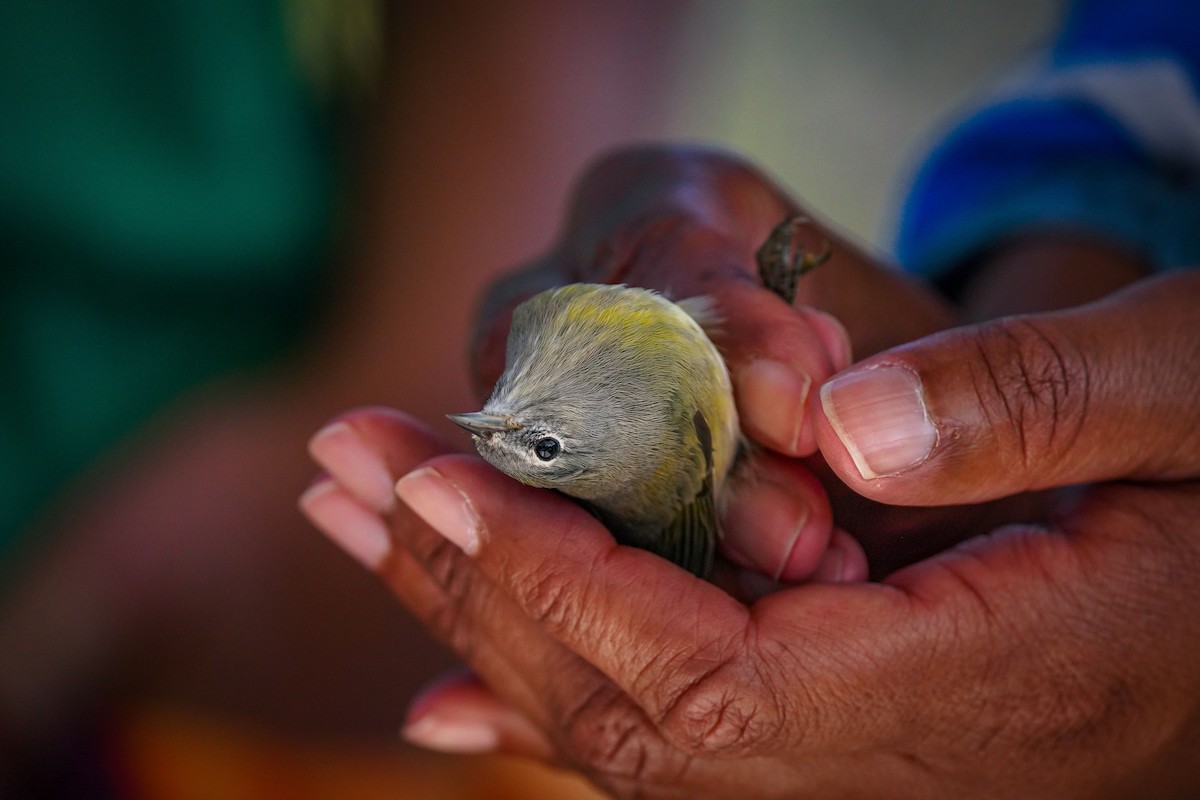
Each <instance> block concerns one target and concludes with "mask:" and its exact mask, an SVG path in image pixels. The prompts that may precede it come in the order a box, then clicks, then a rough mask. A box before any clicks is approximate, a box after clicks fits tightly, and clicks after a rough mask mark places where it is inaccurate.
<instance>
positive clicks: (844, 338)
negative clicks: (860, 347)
mask: <svg viewBox="0 0 1200 800" xmlns="http://www.w3.org/2000/svg"><path fill="white" fill-rule="evenodd" d="M800 313H801V314H802V315H803V316H804V318H805V319H806V320H807V321H808V324H809V326H810V327H811V328H812V329H813V332H814V333H815V334H816V335H817V338H818V339H819V340H820V341H821V344H822V346H824V348H825V351H826V353H827V354H828V355H829V363H830V364H831V365H832V367H833V371H834V372H835V373H836V372H841V371H842V370H844V369H846V368H847V367H849V366H850V365H851V364H852V363H854V350H853V346H852V345H851V342H850V332H849V331H848V330H846V326H845V325H843V324H842V321H841V320H839V319H838V318H837V317H835V316H833V315H832V314H829V313H826V312H824V311H820V310H818V309H815V308H812V307H810V306H805V307H802V308H801V309H800Z"/></svg>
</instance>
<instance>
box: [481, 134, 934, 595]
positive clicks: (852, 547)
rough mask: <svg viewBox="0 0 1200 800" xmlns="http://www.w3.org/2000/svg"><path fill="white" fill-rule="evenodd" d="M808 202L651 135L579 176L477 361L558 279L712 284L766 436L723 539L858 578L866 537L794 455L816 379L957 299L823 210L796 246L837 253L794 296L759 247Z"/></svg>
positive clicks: (690, 292) (770, 558)
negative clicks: (762, 269) (785, 293)
mask: <svg viewBox="0 0 1200 800" xmlns="http://www.w3.org/2000/svg"><path fill="white" fill-rule="evenodd" d="M799 213H800V209H799V208H798V206H797V205H796V204H795V202H793V201H792V200H791V199H789V198H788V197H787V196H786V195H785V194H784V193H783V192H782V191H781V190H780V189H779V188H778V187H777V186H776V185H775V184H774V183H772V182H771V181H770V180H769V179H768V178H766V177H765V176H763V175H762V174H761V173H759V172H757V171H756V170H754V169H753V168H752V167H750V166H749V165H747V164H746V163H744V162H743V161H741V160H739V159H737V158H735V157H733V156H732V155H729V154H726V153H722V152H718V151H714V150H708V149H700V148H680V147H653V148H643V149H633V150H624V151H619V152H617V153H614V154H612V155H610V156H608V157H607V158H604V159H601V160H600V161H599V162H597V164H596V165H595V166H593V167H592V169H590V170H589V171H588V172H587V173H586V174H585V175H584V176H583V178H582V180H581V181H580V183H579V186H578V188H577V190H576V192H575V198H574V202H573V206H572V208H571V210H570V212H569V214H568V216H567V220H566V224H565V226H564V231H563V234H562V236H561V237H560V239H559V241H558V242H557V243H556V244H555V245H554V247H553V248H552V249H551V251H550V253H549V254H548V255H547V256H546V257H545V258H543V259H542V260H540V261H539V262H538V263H537V264H535V265H534V266H531V267H528V268H526V269H524V270H522V271H520V272H518V273H516V274H514V275H513V276H511V277H510V278H508V279H506V280H503V281H501V282H500V283H498V284H497V285H496V286H494V287H493V288H492V290H491V292H490V293H489V296H488V298H487V300H486V301H485V303H484V308H483V310H482V312H481V322H480V328H479V332H478V335H477V337H476V347H475V352H474V357H473V360H472V364H473V371H474V374H475V382H476V385H477V388H478V390H479V391H480V394H481V396H486V393H487V392H488V391H489V390H490V388H491V386H492V385H493V384H494V382H495V380H496V378H497V377H498V376H499V373H500V372H501V370H502V368H503V354H504V345H505V340H506V338H507V334H508V326H509V323H510V319H511V312H512V309H513V308H514V307H515V306H516V305H517V304H518V303H519V302H521V301H523V300H525V299H527V298H528V297H529V296H530V295H532V294H533V293H535V292H537V291H539V290H542V289H545V288H547V287H548V286H552V285H557V284H562V283H568V282H594V283H627V284H631V285H636V286H643V287H647V288H652V289H657V290H660V291H662V292H664V293H665V294H667V295H668V296H669V297H671V298H673V299H676V300H681V299H685V298H689V297H693V296H698V295H704V296H707V297H709V298H711V300H712V302H713V305H714V306H715V311H716V314H717V317H718V318H719V324H718V326H716V328H715V329H713V330H711V331H710V332H711V333H712V335H713V338H714V340H715V341H716V344H717V345H718V347H719V348H720V349H721V352H722V354H723V355H724V357H725V360H726V362H727V364H728V365H729V369H730V373H731V376H732V378H733V383H734V389H735V393H736V397H737V403H738V409H739V413H740V415H741V422H742V427H743V429H744V431H745V432H746V434H747V435H748V436H749V437H750V438H751V439H753V440H754V441H755V442H757V443H758V444H759V445H761V446H762V447H761V448H759V449H757V450H756V451H754V453H753V454H752V455H751V456H750V457H749V458H747V459H745V460H744V462H743V463H742V464H741V466H740V468H739V469H738V470H737V471H736V472H735V474H734V476H733V480H732V481H731V490H730V491H729V492H728V493H727V498H726V499H727V502H726V503H725V504H724V506H725V512H726V513H725V524H724V528H725V530H726V533H727V535H726V537H725V539H724V541H723V543H722V548H723V551H724V553H725V554H726V555H727V556H730V557H732V558H733V560H734V561H736V562H738V563H740V564H741V565H743V566H746V567H749V568H751V569H753V570H756V571H757V572H760V573H763V574H766V575H768V576H771V577H774V578H781V579H784V580H787V581H796V580H801V579H805V578H812V577H816V578H822V579H828V580H837V579H843V580H853V579H857V578H861V577H862V576H863V575H865V572H866V563H865V558H864V556H863V554H862V551H861V549H860V548H859V547H858V545H857V543H856V542H855V541H854V540H853V539H851V538H850V537H849V536H848V535H847V534H845V533H844V532H842V531H840V530H836V529H835V528H834V524H833V516H832V514H831V511H830V505H829V501H828V498H827V496H826V493H825V491H824V489H823V488H822V486H821V484H820V482H819V481H818V480H816V479H815V478H814V477H813V473H812V472H811V471H810V470H809V469H808V468H805V467H803V466H801V465H800V464H798V463H797V462H795V461H792V460H790V459H791V458H792V457H796V456H808V455H811V454H813V453H814V452H815V451H816V439H815V435H814V430H815V429H814V427H813V424H812V409H814V408H816V404H815V397H814V395H815V393H814V392H813V391H812V390H813V387H816V386H819V385H820V384H821V383H822V382H823V381H824V380H825V379H827V378H828V377H829V376H831V375H832V374H834V373H835V372H837V371H839V370H841V369H844V368H845V367H846V366H848V365H849V363H850V360H851V351H852V349H857V352H859V353H860V354H861V353H863V352H871V351H873V350H874V349H878V348H879V347H881V346H883V345H884V344H889V345H890V344H896V343H899V342H902V341H909V340H910V339H912V338H914V337H916V336H919V335H924V334H926V333H929V332H931V331H933V330H937V329H939V328H941V327H945V326H946V325H947V324H949V320H950V314H949V312H948V311H947V309H946V308H945V307H944V306H943V305H942V304H941V303H940V302H939V301H938V300H936V299H934V296H933V295H932V294H931V293H930V292H928V291H927V290H926V289H924V288H922V287H921V286H920V285H918V284H917V283H915V282H912V281H910V280H909V279H907V278H905V277H903V276H902V275H900V274H899V273H897V272H896V271H894V270H890V269H886V268H884V267H883V266H881V265H879V264H878V263H876V262H875V260H873V259H872V258H870V257H869V256H867V255H866V254H865V253H863V252H862V251H861V250H859V249H858V248H857V247H855V246H854V245H853V244H851V243H849V242H847V241H845V240H843V239H842V238H841V237H838V236H837V235H836V234H834V233H833V232H831V231H829V230H827V229H825V228H824V227H823V226H821V225H820V224H818V223H815V222H814V223H811V224H808V225H805V226H802V227H801V228H800V230H799V232H798V236H797V241H796V245H797V246H798V247H800V248H803V249H804V250H805V251H806V252H809V253H813V254H816V253H818V252H820V251H822V250H825V249H827V248H828V249H829V250H830V252H831V254H832V255H831V258H830V260H829V263H827V264H825V265H823V266H821V267H820V268H819V269H817V270H816V271H815V272H814V273H813V274H812V275H810V276H807V277H805V278H804V279H803V280H802V281H801V286H800V293H799V300H800V305H798V306H797V307H794V308H793V307H789V306H788V305H787V304H786V303H784V302H783V301H782V300H781V299H780V298H779V297H778V296H776V295H774V294H773V293H771V292H770V291H768V290H767V289H766V288H764V287H763V285H762V283H761V281H760V279H759V277H758V268H757V264H756V260H755V253H756V251H757V250H758V248H759V247H760V246H761V245H762V243H763V242H764V241H765V240H766V239H767V237H768V236H769V234H770V233H771V231H772V229H773V228H774V227H775V226H776V225H777V224H778V223H780V222H781V221H782V220H784V219H785V218H787V217H789V216H792V215H796V214H799ZM818 305H819V306H820V307H821V308H822V309H823V310H817V306H818ZM885 305H886V308H885V307H884V306H885ZM897 309H899V311H897ZM830 312H832V313H830ZM852 343H853V348H852Z"/></svg>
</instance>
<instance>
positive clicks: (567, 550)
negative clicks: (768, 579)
mask: <svg viewBox="0 0 1200 800" xmlns="http://www.w3.org/2000/svg"><path fill="white" fill-rule="evenodd" d="M397 493H398V494H399V496H400V498H401V499H402V500H403V501H404V502H405V503H406V504H407V505H408V506H409V507H411V508H412V509H413V510H414V511H415V512H416V513H417V514H418V515H419V516H421V517H422V518H423V519H424V520H425V521H426V522H427V523H429V525H430V526H431V527H433V528H434V529H435V530H436V531H438V532H439V533H440V534H441V535H443V536H445V537H446V538H447V539H448V540H450V541H452V542H454V543H455V544H456V545H457V546H458V547H459V548H460V549H461V550H462V552H463V553H465V554H467V555H468V556H470V557H471V561H472V563H474V564H475V565H476V566H477V568H478V569H479V571H480V572H482V573H483V574H484V575H485V576H486V577H487V578H488V579H489V581H490V582H491V583H492V584H494V585H495V586H496V587H497V588H498V590H499V592H500V594H501V595H502V596H504V597H507V598H510V599H511V601H512V602H513V603H515V604H516V605H517V606H518V607H519V608H520V609H521V610H522V612H523V613H524V614H526V615H527V616H528V617H529V618H530V619H531V620H533V621H535V622H536V623H537V624H539V625H540V626H542V627H543V628H544V629H545V630H546V631H547V632H548V633H549V634H550V635H552V636H554V637H555V638H556V639H557V640H558V641H560V642H562V643H563V644H565V645H566V646H567V647H568V648H570V650H571V651H573V652H575V653H577V654H579V655H580V656H581V657H582V658H583V659H584V660H585V661H587V662H588V663H590V664H592V665H594V666H595V667H597V668H598V669H599V670H600V671H601V672H603V673H604V674H605V675H607V676H608V677H609V678H610V679H611V680H612V681H614V682H615V683H616V685H617V686H618V687H619V688H620V689H621V690H623V691H624V692H625V693H627V694H628V695H629V696H631V697H632V698H633V700H634V702H635V703H637V705H638V706H639V707H641V708H643V709H645V710H646V712H647V713H648V715H649V716H650V718H651V719H655V720H658V719H661V718H662V717H666V716H668V714H669V713H670V711H671V709H672V708H675V707H676V703H677V702H678V699H679V695H681V694H683V693H686V691H687V689H688V688H689V687H691V686H693V685H695V684H696V683H698V682H701V681H703V680H704V679H705V678H706V677H707V676H709V675H710V674H711V671H712V670H713V669H714V665H715V664H721V663H725V662H734V661H736V660H737V659H738V658H739V657H740V655H741V647H742V643H743V642H744V637H745V636H746V635H747V632H746V629H747V626H748V625H749V614H748V611H747V609H746V608H745V607H744V606H742V605H740V604H739V603H737V602H736V601H734V600H733V599H732V598H731V597H729V596H728V595H727V594H725V593H724V592H722V591H720V590H719V589H717V588H716V587H714V586H712V585H710V584H708V583H705V582H703V581H700V580H699V579H697V578H695V577H694V576H692V575H691V574H690V573H688V572H686V571H684V570H682V569H679V568H678V567H676V566H674V565H673V564H670V563H669V562H667V561H665V560H663V559H661V558H659V557H657V556H654V555H652V554H650V553H647V552H645V551H643V550H637V549H634V548H629V547H623V546H619V545H617V544H616V543H615V542H614V541H613V540H612V538H611V536H609V535H608V533H607V532H606V531H605V530H604V528H603V527H602V526H601V525H600V524H599V522H597V521H596V520H595V519H594V518H593V517H591V516H590V515H589V514H587V513H586V512H585V511H583V510H582V509H581V508H579V507H578V506H577V505H575V504H574V503H571V502H569V501H567V500H565V499H563V498H561V497H557V496H555V495H552V494H549V493H547V492H541V491H537V490H535V489H531V488H529V487H525V486H522V485H519V484H516V483H514V482H513V481H511V480H509V479H507V478H505V477H503V476H501V475H499V474H498V473H496V472H495V471H494V470H491V469H489V468H488V467H487V465H486V464H484V463H482V462H480V461H479V460H477V459H470V458H466V457H454V456H447V457H440V458H436V459H434V460H432V461H430V462H427V463H426V464H425V465H424V466H422V467H421V468H420V469H418V470H416V471H415V472H413V473H410V474H409V475H407V476H405V477H404V478H402V479H401V480H400V482H399V483H398V484H397ZM493 532H495V533H494V534H493ZM746 691H747V694H748V695H752V694H753V693H754V691H755V690H754V689H752V688H750V687H747V690H746ZM681 713H682V712H681ZM688 722H689V723H691V724H696V725H700V724H702V722H703V721H702V720H688Z"/></svg>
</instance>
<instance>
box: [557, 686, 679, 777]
mask: <svg viewBox="0 0 1200 800" xmlns="http://www.w3.org/2000/svg"><path fill="white" fill-rule="evenodd" d="M564 730H565V734H566V742H565V749H566V751H567V752H568V753H569V754H570V755H571V756H572V757H573V759H574V760H575V762H576V763H577V764H579V765H580V766H581V768H582V769H583V770H584V771H585V772H586V773H587V774H588V775H589V776H590V777H591V778H592V779H593V780H595V781H596V782H597V783H599V784H600V785H603V786H606V787H609V788H610V789H612V790H613V791H614V792H615V793H616V794H618V795H621V796H627V795H628V796H634V795H636V794H637V793H638V790H639V788H644V787H646V786H648V785H654V784H667V785H669V784H670V783H672V782H673V781H675V780H677V779H678V778H679V777H680V776H681V775H682V773H683V771H684V770H685V769H686V763H685V761H684V759H682V757H681V756H680V754H679V753H678V752H677V751H673V750H671V748H669V747H668V746H667V744H666V743H665V742H664V741H663V739H662V737H660V736H659V735H658V734H657V732H656V731H655V730H654V728H653V726H652V725H651V724H650V721H649V720H648V719H647V718H646V717H645V715H644V714H643V713H642V712H641V710H640V709H638V708H636V707H635V706H634V705H633V704H632V703H631V702H630V701H629V699H628V698H627V697H626V696H625V695H624V694H622V693H621V692H620V691H619V690H616V689H614V688H612V687H610V686H605V687H602V688H599V689H597V690H596V691H594V692H592V693H591V694H590V695H589V696H588V697H587V698H585V699H584V701H583V702H582V703H580V704H579V706H577V707H576V708H575V709H573V710H572V711H571V712H570V713H569V714H568V715H567V719H566V724H565V726H564Z"/></svg>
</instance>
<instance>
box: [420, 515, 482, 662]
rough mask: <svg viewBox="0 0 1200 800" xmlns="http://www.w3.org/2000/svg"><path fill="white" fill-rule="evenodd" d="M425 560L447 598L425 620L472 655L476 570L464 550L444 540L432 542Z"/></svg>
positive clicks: (446, 639)
mask: <svg viewBox="0 0 1200 800" xmlns="http://www.w3.org/2000/svg"><path fill="white" fill-rule="evenodd" d="M439 538H440V537H439ZM423 561H424V564H425V568H426V571H427V572H428V574H429V576H430V577H431V578H432V579H433V580H434V581H435V582H436V583H437V584H438V586H440V587H441V588H442V594H443V598H444V599H443V602H442V603H441V604H440V605H438V606H437V607H436V608H434V609H431V611H430V612H429V615H428V617H427V619H426V620H425V622H426V624H427V625H428V626H429V627H430V629H431V630H432V631H433V633H434V634H435V635H436V636H438V637H439V638H440V639H442V640H443V641H445V642H446V643H447V644H448V645H450V647H452V648H454V649H455V650H457V651H458V652H459V653H460V654H461V655H462V656H464V657H466V658H469V656H470V652H471V651H472V650H473V647H474V637H473V636H472V635H471V632H470V631H469V630H468V626H467V624H466V620H467V617H468V614H467V604H468V602H470V600H471V598H472V597H474V596H475V593H474V591H473V587H474V586H475V581H474V574H475V573H474V571H473V569H472V567H471V565H470V564H469V562H468V561H467V559H466V557H465V556H464V555H463V554H462V552H461V551H460V550H459V549H458V548H457V547H456V546H454V545H453V544H451V543H450V542H448V541H446V540H444V539H443V540H441V541H433V542H431V543H430V545H429V547H428V548H427V549H426V551H425V552H424V554H423Z"/></svg>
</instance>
